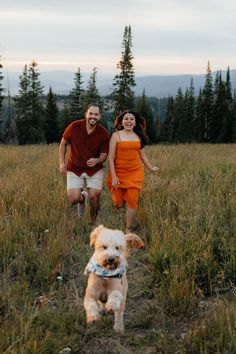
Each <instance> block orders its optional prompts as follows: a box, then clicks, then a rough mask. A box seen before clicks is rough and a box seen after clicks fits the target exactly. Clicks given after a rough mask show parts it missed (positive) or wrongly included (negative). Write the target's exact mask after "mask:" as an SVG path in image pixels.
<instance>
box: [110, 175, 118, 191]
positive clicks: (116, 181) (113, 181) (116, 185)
mask: <svg viewBox="0 0 236 354" xmlns="http://www.w3.org/2000/svg"><path fill="white" fill-rule="evenodd" d="M111 184H112V187H113V188H114V189H117V188H118V186H119V184H120V182H119V179H118V178H117V177H114V178H112V182H111Z"/></svg>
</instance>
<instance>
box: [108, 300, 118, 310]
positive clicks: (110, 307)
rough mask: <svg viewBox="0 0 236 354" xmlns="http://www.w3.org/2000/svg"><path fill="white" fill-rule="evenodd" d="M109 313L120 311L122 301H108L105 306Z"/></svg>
mask: <svg viewBox="0 0 236 354" xmlns="http://www.w3.org/2000/svg"><path fill="white" fill-rule="evenodd" d="M105 309H106V311H107V312H109V311H118V310H119V309H120V301H108V302H107V303H106V305H105Z"/></svg>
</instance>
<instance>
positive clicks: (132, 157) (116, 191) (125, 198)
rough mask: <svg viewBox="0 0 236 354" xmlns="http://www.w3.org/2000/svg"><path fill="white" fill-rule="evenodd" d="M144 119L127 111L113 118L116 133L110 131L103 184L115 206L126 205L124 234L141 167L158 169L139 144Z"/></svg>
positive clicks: (132, 216) (132, 215)
mask: <svg viewBox="0 0 236 354" xmlns="http://www.w3.org/2000/svg"><path fill="white" fill-rule="evenodd" d="M145 126H146V123H145V119H144V118H141V117H140V116H139V115H138V114H137V113H136V112H134V111H131V110H128V111H124V112H123V113H121V114H120V115H119V116H118V117H117V118H116V120H115V129H116V132H115V133H113V134H112V137H111V140H110V145H109V154H108V161H109V173H108V177H107V186H108V188H109V190H110V192H111V195H112V200H113V203H114V206H115V208H116V209H117V210H118V209H120V208H122V206H123V205H124V203H126V204H127V210H126V229H125V231H126V233H128V232H130V231H132V227H133V223H134V219H135V215H136V211H137V207H138V198H139V193H140V191H141V187H142V183H143V178H144V169H143V165H142V163H143V164H144V166H145V167H147V169H149V170H150V171H152V172H155V171H158V167H153V166H152V165H151V164H150V162H149V161H148V159H147V157H146V156H145V153H144V150H143V147H144V145H145V144H146V143H147V136H146V135H145Z"/></svg>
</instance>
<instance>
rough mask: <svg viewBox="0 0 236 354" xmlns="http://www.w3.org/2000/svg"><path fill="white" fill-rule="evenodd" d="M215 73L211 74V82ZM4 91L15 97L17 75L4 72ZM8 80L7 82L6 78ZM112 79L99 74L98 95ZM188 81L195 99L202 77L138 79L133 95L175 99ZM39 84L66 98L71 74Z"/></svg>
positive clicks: (234, 76) (47, 75)
mask: <svg viewBox="0 0 236 354" xmlns="http://www.w3.org/2000/svg"><path fill="white" fill-rule="evenodd" d="M82 74H83V81H84V87H86V84H87V81H88V78H89V76H90V74H88V73H82ZM215 74H216V73H215V72H213V73H212V76H213V79H214V78H215ZM225 74H226V71H222V77H223V78H225ZM3 75H4V83H3V84H4V87H7V81H9V89H10V93H11V95H12V96H14V95H16V94H17V92H18V88H19V86H18V85H19V76H20V75H21V73H19V72H8V73H6V72H4V71H3ZM7 76H8V78H7ZM113 78H114V76H112V75H108V74H102V73H99V72H98V76H97V87H98V89H99V92H100V94H101V95H108V94H110V93H111V92H112V89H113V87H112V83H113ZM191 78H193V83H194V88H195V93H196V95H197V94H198V92H199V89H200V87H203V86H204V83H205V75H204V74H203V75H150V76H139V77H136V78H135V81H136V86H135V94H136V95H141V94H142V92H143V89H145V91H146V95H147V96H153V97H167V96H169V95H175V94H176V92H177V90H178V88H179V87H181V88H182V90H183V91H185V90H186V88H187V87H189V86H190V81H191ZM40 79H41V82H42V84H43V86H44V89H45V93H47V92H48V90H49V87H50V86H51V87H52V90H53V92H55V93H57V94H61V95H67V94H68V93H69V92H70V90H71V89H72V88H73V84H74V81H73V79H74V72H70V71H65V70H56V71H48V72H42V73H41V75H40ZM231 84H232V88H233V89H236V69H234V70H231Z"/></svg>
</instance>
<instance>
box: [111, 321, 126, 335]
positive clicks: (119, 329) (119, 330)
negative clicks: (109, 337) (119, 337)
mask: <svg viewBox="0 0 236 354" xmlns="http://www.w3.org/2000/svg"><path fill="white" fill-rule="evenodd" d="M114 331H115V332H117V333H123V332H124V331H125V329H124V326H123V325H122V324H120V323H119V324H116V323H115V325H114Z"/></svg>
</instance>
